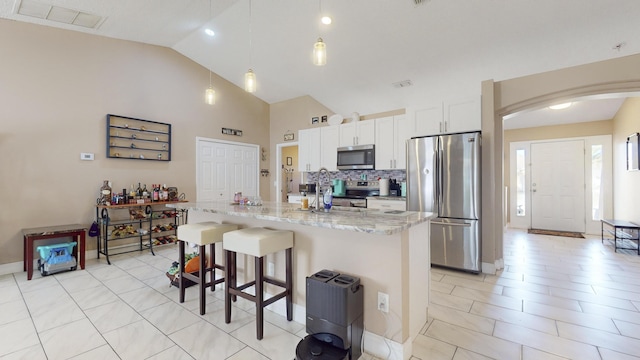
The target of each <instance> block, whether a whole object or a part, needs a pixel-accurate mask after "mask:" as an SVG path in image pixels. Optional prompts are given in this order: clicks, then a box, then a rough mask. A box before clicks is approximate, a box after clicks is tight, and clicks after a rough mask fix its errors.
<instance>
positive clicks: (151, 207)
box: [96, 201, 186, 264]
mask: <svg viewBox="0 0 640 360" xmlns="http://www.w3.org/2000/svg"><path fill="white" fill-rule="evenodd" d="M177 202H178V201H162V202H153V203H145V204H126V205H110V206H106V205H97V206H96V219H97V222H98V225H99V228H100V233H99V234H98V236H97V237H96V242H97V244H96V245H97V246H96V248H97V251H98V258H100V255H104V256H105V258H106V259H107V263H109V264H111V261H110V259H109V256H114V255H119V254H124V253H129V252H134V251H142V250H145V249H149V250H150V251H151V253H152V254H153V255H155V253H154V252H153V247H154V246H162V245H167V244H173V243H175V242H176V240H177V236H176V233H177V228H178V225H180V224H181V223H184V222H186V219H185V216H184V215H185V213H184V211H183V210H176V209H173V208H168V207H166V205H167V204H171V203H177ZM180 219H183V221H180Z"/></svg>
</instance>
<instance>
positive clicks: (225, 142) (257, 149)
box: [195, 136, 260, 201]
mask: <svg viewBox="0 0 640 360" xmlns="http://www.w3.org/2000/svg"><path fill="white" fill-rule="evenodd" d="M200 142H211V143H217V144H222V145H234V146H245V147H248V148H253V150H254V151H255V156H256V157H255V158H256V159H257V161H256V169H255V177H256V180H255V184H256V189H255V193H256V195H258V196H260V145H257V144H248V143H242V142H236V141H228V140H220V139H213V138H207V137H201V136H196V143H195V145H196V148H195V151H196V201H199V200H198V199H199V198H200V153H199V151H198V149H199V148H200Z"/></svg>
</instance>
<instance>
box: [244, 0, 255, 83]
mask: <svg viewBox="0 0 640 360" xmlns="http://www.w3.org/2000/svg"><path fill="white" fill-rule="evenodd" d="M251 63H252V61H251V0H249V64H251ZM244 91H246V92H248V93H253V92H255V91H256V74H255V73H254V72H253V69H251V68H249V71H247V72H246V73H245V74H244Z"/></svg>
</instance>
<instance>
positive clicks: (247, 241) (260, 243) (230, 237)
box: [222, 227, 293, 257]
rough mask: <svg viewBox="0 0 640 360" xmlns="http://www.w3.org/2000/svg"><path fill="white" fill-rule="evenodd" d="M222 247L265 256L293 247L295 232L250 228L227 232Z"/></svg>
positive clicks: (256, 255)
mask: <svg viewBox="0 0 640 360" xmlns="http://www.w3.org/2000/svg"><path fill="white" fill-rule="evenodd" d="M223 238H224V241H223V243H222V248H223V249H225V250H229V251H234V252H237V253H242V254H247V255H252V256H255V257H263V256H265V255H267V254H271V253H275V252H278V251H280V250H285V249H289V248H292V247H293V232H292V231H288V230H270V229H265V228H258V227H256V228H248V229H240V230H235V231H230V232H227V233H225V234H224V235H223Z"/></svg>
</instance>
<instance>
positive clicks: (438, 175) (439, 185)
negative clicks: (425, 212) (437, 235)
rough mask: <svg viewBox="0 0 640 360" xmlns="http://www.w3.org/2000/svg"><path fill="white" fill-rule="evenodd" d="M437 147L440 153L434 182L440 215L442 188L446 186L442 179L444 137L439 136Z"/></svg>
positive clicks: (442, 196)
mask: <svg viewBox="0 0 640 360" xmlns="http://www.w3.org/2000/svg"><path fill="white" fill-rule="evenodd" d="M437 149H438V153H437V155H436V157H437V158H436V181H434V183H435V184H436V194H437V196H438V197H437V200H436V201H437V206H436V209H437V211H438V215H440V214H442V201H443V199H444V194H443V193H442V189H443V187H444V183H443V181H442V172H443V170H442V167H443V166H442V156H443V154H442V152H443V146H442V138H441V137H438V145H437Z"/></svg>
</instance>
